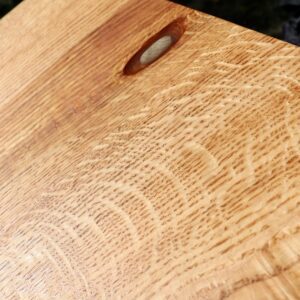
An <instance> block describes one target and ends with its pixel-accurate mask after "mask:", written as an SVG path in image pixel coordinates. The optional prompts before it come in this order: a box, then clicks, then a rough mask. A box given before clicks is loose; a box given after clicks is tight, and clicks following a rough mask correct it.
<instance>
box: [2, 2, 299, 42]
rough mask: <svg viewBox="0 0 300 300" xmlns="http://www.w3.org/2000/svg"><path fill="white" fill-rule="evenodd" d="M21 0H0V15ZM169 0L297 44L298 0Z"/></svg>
mask: <svg viewBox="0 0 300 300" xmlns="http://www.w3.org/2000/svg"><path fill="white" fill-rule="evenodd" d="M21 1H22V0H0V17H2V16H4V15H5V14H6V13H7V12H9V11H10V10H11V9H12V8H13V7H14V6H16V5H17V4H19V3H20V2H21ZM79 1H82V0H79ZM84 1H88V0H84ZM99 1H101V0H99ZM173 1H174V2H177V3H179V4H182V5H185V6H188V7H191V8H194V9H197V10H201V11H204V12H207V13H209V14H211V15H214V16H218V17H221V18H222V19H226V20H229V21H232V22H234V23H237V24H240V25H243V26H245V27H248V28H251V29H254V30H257V31H260V32H263V33H265V34H268V35H271V36H274V37H276V38H280V39H283V40H286V41H288V42H291V43H293V44H297V45H300V0H173Z"/></svg>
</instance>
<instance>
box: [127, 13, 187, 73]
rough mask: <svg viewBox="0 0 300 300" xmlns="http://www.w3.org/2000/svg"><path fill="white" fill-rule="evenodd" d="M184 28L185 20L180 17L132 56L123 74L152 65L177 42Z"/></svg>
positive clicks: (135, 71)
mask: <svg viewBox="0 0 300 300" xmlns="http://www.w3.org/2000/svg"><path fill="white" fill-rule="evenodd" d="M185 28H186V26H185V18H184V17H181V18H178V19H176V20H175V21H173V22H172V23H170V24H169V25H168V26H166V27H165V28H163V29H162V30H161V31H159V32H158V33H156V34H155V35H154V36H152V37H151V38H150V39H148V40H147V41H146V42H145V43H144V44H143V46H142V47H141V48H140V50H139V51H138V52H136V53H135V54H134V55H133V57H132V58H131V59H130V60H129V62H128V63H127V64H126V66H125V68H124V70H123V73H124V74H125V75H133V74H136V73H137V72H139V71H141V70H142V69H144V68H146V67H147V66H149V65H150V64H152V63H154V62H155V61H156V60H158V59H159V58H160V57H162V56H163V55H164V54H166V53H167V52H168V51H169V50H170V49H171V48H172V47H173V46H174V45H175V44H176V43H177V42H178V41H179V39H180V38H181V36H182V35H183V33H184V31H185Z"/></svg>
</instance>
